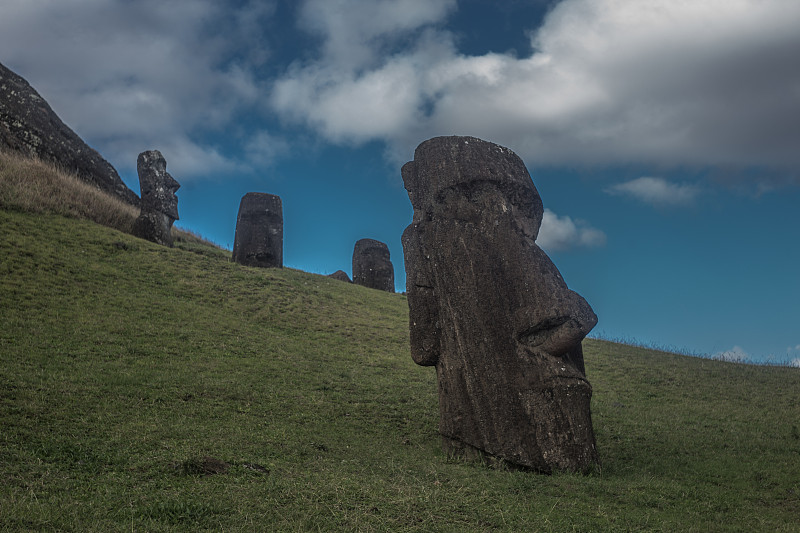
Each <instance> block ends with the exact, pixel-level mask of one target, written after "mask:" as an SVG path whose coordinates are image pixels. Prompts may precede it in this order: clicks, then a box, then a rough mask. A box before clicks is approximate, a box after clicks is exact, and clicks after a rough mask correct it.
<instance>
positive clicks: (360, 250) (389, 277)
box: [353, 239, 394, 292]
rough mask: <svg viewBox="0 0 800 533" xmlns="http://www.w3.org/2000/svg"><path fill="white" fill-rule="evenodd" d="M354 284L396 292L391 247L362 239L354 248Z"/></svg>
mask: <svg viewBox="0 0 800 533" xmlns="http://www.w3.org/2000/svg"><path fill="white" fill-rule="evenodd" d="M353 283H355V284H356V285H363V286H364V287H369V288H371V289H378V290H381V291H388V292H394V266H393V265H392V262H391V260H390V259H389V247H388V246H386V244H384V243H382V242H381V241H376V240H374V239H361V240H359V241H357V242H356V245H355V246H354V247H353Z"/></svg>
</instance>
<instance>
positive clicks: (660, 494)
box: [0, 209, 800, 531]
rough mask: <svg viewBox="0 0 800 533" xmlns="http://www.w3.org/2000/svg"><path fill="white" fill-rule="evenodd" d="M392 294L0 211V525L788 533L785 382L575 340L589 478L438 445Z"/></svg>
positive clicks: (797, 440)
mask: <svg viewBox="0 0 800 533" xmlns="http://www.w3.org/2000/svg"><path fill="white" fill-rule="evenodd" d="M407 337H408V329H407V303H406V300H405V297H404V296H402V295H398V294H389V293H385V292H381V291H374V290H369V289H366V288H363V287H359V286H355V285H351V284H347V283H342V282H338V281H335V280H332V279H329V278H327V277H324V276H318V275H313V274H307V273H304V272H300V271H296V270H292V269H288V268H286V269H255V268H247V267H242V266H240V265H236V264H233V263H231V262H229V260H228V254H227V253H226V252H224V251H221V250H219V249H217V248H214V247H211V246H208V245H205V244H202V243H198V242H191V243H190V242H178V243H177V244H176V247H175V248H172V249H169V248H165V247H161V246H158V245H155V244H151V243H149V242H146V241H143V240H140V239H136V238H134V237H132V236H130V235H128V234H126V233H123V232H120V231H117V230H114V229H111V228H108V227H104V226H101V225H97V224H95V223H93V222H90V221H87V220H80V219H75V218H65V217H63V216H60V215H55V214H46V213H39V214H34V213H29V212H22V211H20V210H17V209H13V210H0V530H8V531H17V530H25V531H28V530H34V531H35V530H46V531H123V530H126V531H198V530H215V531H219V530H225V531H342V530H343V531H492V530H499V531H614V530H616V531H631V530H640V531H797V520H798V516H800V428H799V426H800V369H796V368H784V367H758V366H746V365H736V364H730V363H723V362H719V361H711V360H705V359H699V358H692V357H686V356H681V355H674V354H669V353H663V352H656V351H652V350H647V349H642V348H637V347H632V346H626V345H621V344H614V343H611V342H605V341H599V340H587V341H586V342H585V355H586V367H587V373H588V375H589V378H590V381H591V382H592V384H593V386H594V398H593V404H592V409H593V417H594V423H595V430H596V434H597V442H598V447H599V450H600V456H601V460H602V468H600V469H598V470H597V471H595V472H593V473H592V474H590V475H586V476H584V475H577V474H556V475H552V476H542V475H537V474H531V473H524V472H515V471H504V470H498V469H493V468H491V467H489V466H487V465H482V464H477V463H467V462H462V461H458V460H454V459H450V458H448V457H446V456H445V455H444V454H443V453H442V452H441V450H440V448H439V441H438V436H437V432H436V424H437V419H438V412H437V411H438V410H437V400H436V379H435V375H434V372H433V370H432V369H430V368H423V367H419V366H416V365H415V364H414V363H413V362H412V360H411V357H410V355H409V348H408V340H407Z"/></svg>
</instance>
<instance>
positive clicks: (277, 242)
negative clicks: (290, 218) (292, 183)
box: [233, 192, 283, 268]
mask: <svg viewBox="0 0 800 533" xmlns="http://www.w3.org/2000/svg"><path fill="white" fill-rule="evenodd" d="M233 260H234V261H235V262H236V263H240V264H242V265H247V266H254V267H263V268H281V267H283V206H282V204H281V199H280V197H279V196H276V195H274V194H267V193H262V192H249V193H247V194H245V195H244V196H243V197H242V201H241V203H240V204H239V215H238V217H237V219H236V237H235V238H234V241H233Z"/></svg>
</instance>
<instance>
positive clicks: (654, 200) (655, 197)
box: [606, 177, 700, 206]
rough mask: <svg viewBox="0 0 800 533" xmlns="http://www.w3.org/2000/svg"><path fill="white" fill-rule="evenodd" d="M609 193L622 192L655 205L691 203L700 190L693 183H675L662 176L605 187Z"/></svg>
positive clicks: (642, 178)
mask: <svg viewBox="0 0 800 533" xmlns="http://www.w3.org/2000/svg"><path fill="white" fill-rule="evenodd" d="M606 192H607V193H609V194H623V195H626V196H631V197H633V198H636V199H637V200H641V201H643V202H646V203H648V204H652V205H656V206H679V205H687V204H690V203H692V201H694V199H695V198H696V197H697V195H698V193H699V192H700V190H699V189H698V188H697V187H695V186H693V185H685V184H684V185H677V184H675V183H670V182H668V181H667V180H665V179H663V178H653V177H641V178H637V179H634V180H631V181H626V182H624V183H618V184H616V185H612V186H610V187H608V188H606Z"/></svg>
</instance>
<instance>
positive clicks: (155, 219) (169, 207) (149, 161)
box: [133, 150, 180, 246]
mask: <svg viewBox="0 0 800 533" xmlns="http://www.w3.org/2000/svg"><path fill="white" fill-rule="evenodd" d="M136 170H137V171H138V172H139V189H140V193H141V197H142V210H141V213H140V214H139V217H138V218H137V219H136V220H135V221H134V223H133V234H134V235H136V236H137V237H141V238H143V239H147V240H149V241H152V242H155V243H158V244H163V245H165V246H172V224H173V223H174V222H175V221H176V220H178V197H177V196H175V191H177V190H178V189H179V188H180V184H179V183H178V182H177V181H175V179H174V178H173V177H172V176H170V174H169V172H167V161H166V160H165V159H164V156H162V155H161V152H159V151H158V150H149V151H147V152H142V153H141V154H139V157H138V158H137V160H136Z"/></svg>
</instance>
